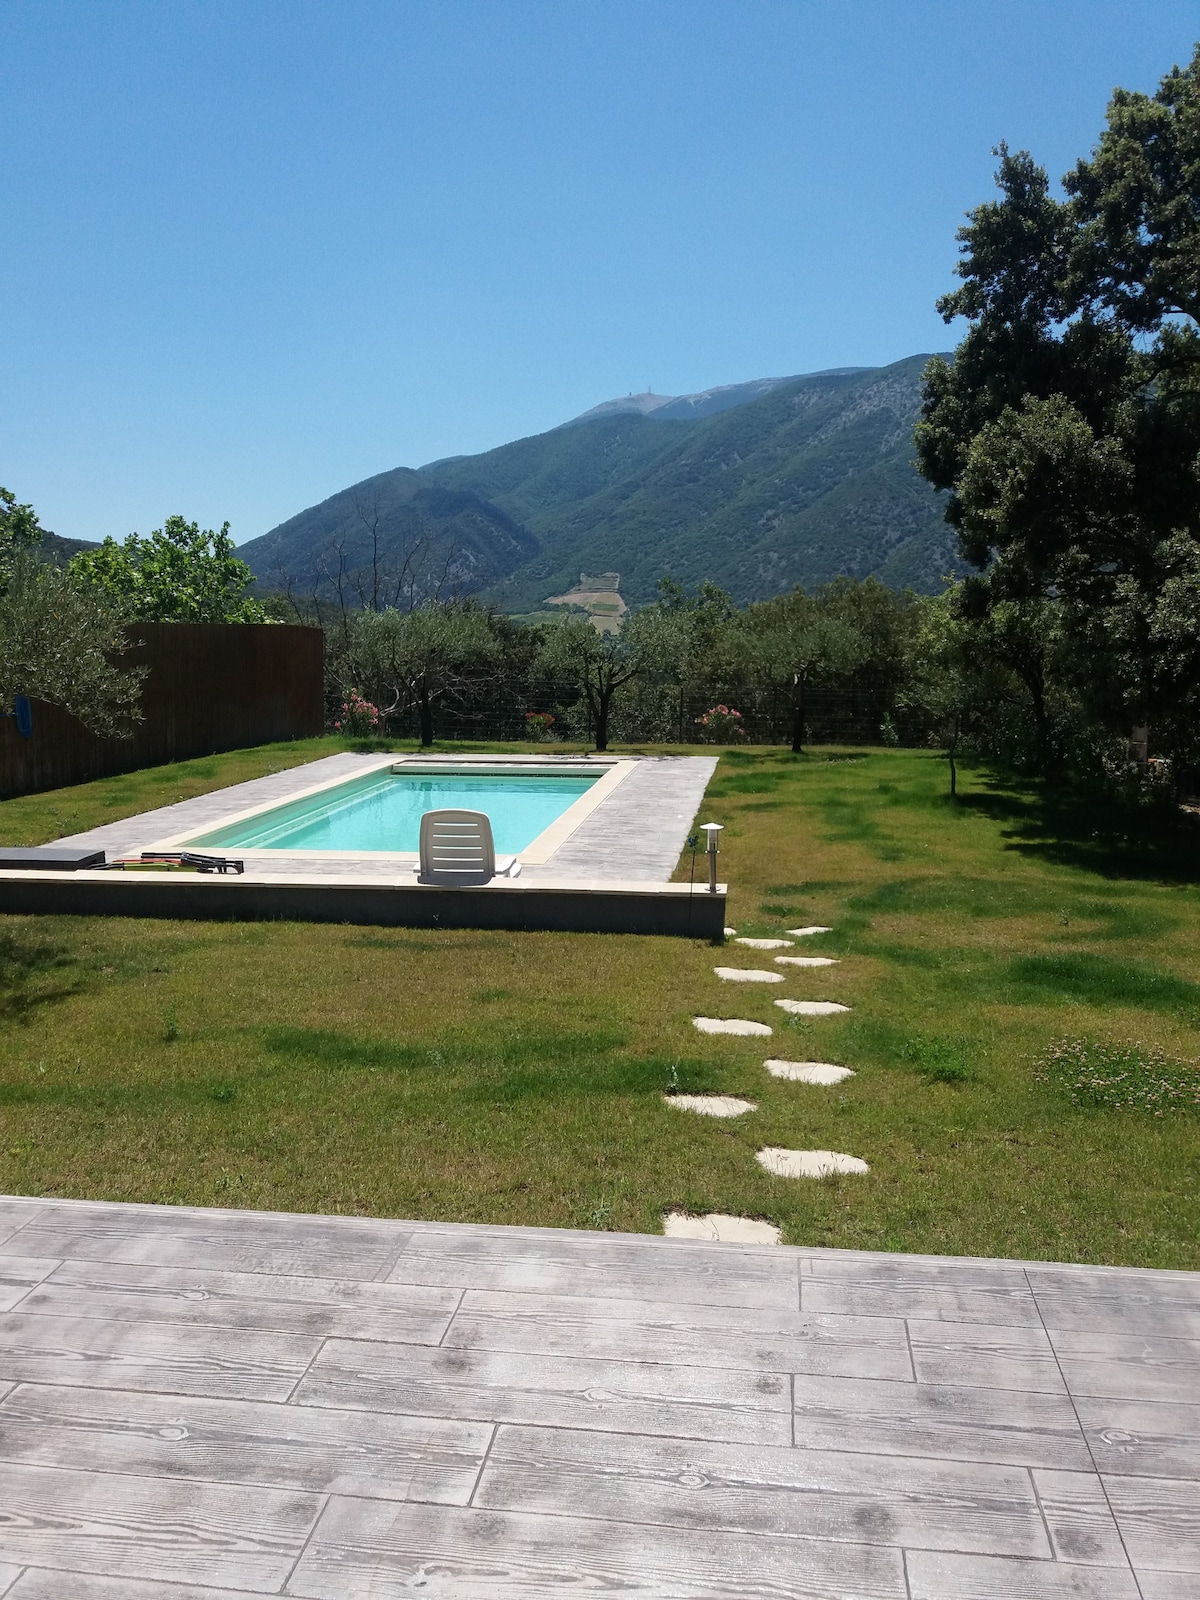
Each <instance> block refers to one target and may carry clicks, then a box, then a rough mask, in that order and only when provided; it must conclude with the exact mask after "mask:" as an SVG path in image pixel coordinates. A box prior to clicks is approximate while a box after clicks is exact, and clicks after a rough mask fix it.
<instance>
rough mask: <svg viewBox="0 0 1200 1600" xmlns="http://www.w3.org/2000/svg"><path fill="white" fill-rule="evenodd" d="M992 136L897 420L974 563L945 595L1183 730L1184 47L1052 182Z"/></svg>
mask: <svg viewBox="0 0 1200 1600" xmlns="http://www.w3.org/2000/svg"><path fill="white" fill-rule="evenodd" d="M997 154H998V155H999V158H1000V165H999V170H998V172H997V184H998V187H999V190H1000V198H999V199H998V200H995V201H991V202H988V203H986V204H984V205H981V206H978V207H976V209H975V210H974V211H972V212H971V213H970V214H969V220H968V223H967V226H966V227H964V228H963V229H962V230H961V231H960V234H959V240H960V243H961V247H962V258H961V260H960V262H959V264H958V268H957V272H958V275H959V276H960V277H961V278H962V280H963V283H962V287H961V288H959V289H957V290H955V291H954V292H953V293H951V294H948V295H946V296H945V297H944V298H943V299H942V300H941V301H940V302H939V309H940V310H941V312H942V314H943V316H944V317H945V319H946V320H947V321H951V320H953V319H954V318H956V317H965V318H966V319H967V320H968V322H969V328H968V332H967V334H966V336H965V338H964V339H963V340H962V342H961V343H960V345H959V346H958V348H957V350H956V351H955V354H954V359H953V362H947V361H945V360H942V359H940V358H935V359H934V360H933V361H931V362H930V363H929V365H928V366H927V368H926V373H925V398H924V405H923V409H922V417H921V421H920V423H919V424H918V427H917V435H916V438H917V454H918V465H919V467H920V470H921V471H922V473H923V474H924V475H925V477H926V478H928V480H929V481H930V482H931V483H932V484H933V485H934V486H935V487H937V488H939V489H947V490H949V491H950V499H949V505H948V510H947V517H948V519H949V521H950V522H951V523H952V524H953V526H954V527H955V528H956V529H957V531H958V535H959V542H960V546H961V550H962V554H963V556H964V558H965V559H966V560H967V561H968V562H969V563H970V564H971V566H972V567H973V568H974V569H975V574H974V575H973V576H971V577H969V578H968V579H967V581H966V583H965V585H964V589H963V594H962V605H963V614H964V615H965V616H966V617H968V618H974V619H976V620H977V621H982V620H983V619H985V618H987V617H989V616H991V615H992V614H993V613H995V612H996V611H997V608H1001V607H1007V608H1008V611H1009V616H1008V622H1007V623H1006V627H1005V630H1003V631H1006V633H1007V636H1008V637H1009V639H1010V641H1011V640H1013V639H1016V638H1017V637H1018V636H1020V635H1021V634H1022V630H1023V633H1024V645H1023V649H1024V659H1025V662H1026V666H1027V667H1028V668H1029V671H1031V672H1033V674H1034V676H1035V677H1036V675H1037V673H1043V674H1044V672H1045V670H1046V669H1047V666H1049V667H1050V668H1051V670H1053V671H1054V672H1055V673H1057V674H1058V675H1059V676H1060V678H1061V679H1062V680H1063V681H1064V682H1067V683H1070V684H1071V685H1072V687H1073V689H1074V691H1075V692H1076V693H1077V694H1078V695H1079V696H1080V697H1081V698H1082V700H1083V701H1084V702H1085V703H1086V705H1087V706H1088V708H1089V709H1090V711H1091V713H1092V714H1093V715H1094V716H1095V717H1096V718H1098V719H1099V721H1100V722H1101V723H1103V724H1105V725H1107V726H1109V727H1112V728H1114V729H1116V728H1120V727H1125V728H1128V726H1129V725H1130V724H1133V723H1145V722H1148V721H1149V722H1153V723H1155V725H1156V726H1157V727H1159V728H1160V729H1162V730H1164V732H1165V734H1166V735H1167V737H1168V740H1169V741H1172V742H1173V743H1174V745H1175V747H1176V748H1178V749H1180V750H1184V749H1187V748H1191V749H1193V750H1194V748H1195V743H1196V739H1197V732H1196V730H1197V728H1198V727H1200V48H1198V50H1197V52H1196V54H1195V56H1194V57H1193V59H1192V61H1191V62H1190V64H1189V65H1188V66H1187V67H1185V68H1175V69H1173V70H1172V71H1171V72H1170V73H1168V74H1167V76H1166V77H1165V78H1164V79H1163V80H1162V83H1161V85H1160V87H1159V89H1158V91H1157V93H1156V94H1154V95H1153V96H1149V95H1144V94H1134V93H1130V92H1128V91H1125V90H1117V92H1116V93H1115V94H1114V96H1113V98H1112V101H1111V103H1110V105H1109V108H1108V114H1107V121H1106V125H1105V128H1104V131H1103V132H1102V134H1101V136H1100V139H1099V142H1098V144H1097V146H1096V148H1095V149H1094V150H1093V151H1092V153H1091V155H1090V157H1088V158H1087V159H1083V160H1080V161H1079V162H1078V163H1077V164H1076V166H1075V167H1074V168H1073V170H1072V171H1071V172H1069V173H1068V174H1066V176H1065V177H1064V179H1063V194H1062V196H1061V198H1060V197H1057V196H1056V195H1054V194H1053V193H1052V192H1051V186H1050V183H1049V180H1048V178H1047V174H1046V172H1045V170H1044V169H1043V168H1042V167H1040V166H1038V165H1037V164H1036V163H1035V161H1034V160H1033V158H1032V156H1030V155H1029V154H1028V153H1027V152H1023V151H1022V152H1017V153H1015V154H1014V153H1012V152H1010V151H1009V150H1008V149H1007V148H1006V147H1004V146H1001V147H1000V148H999V150H998V152H997ZM1014 608H1015V612H1016V613H1019V614H1020V615H1019V617H1014V614H1013V613H1014ZM1031 618H1033V619H1036V626H1034V625H1033V622H1031V621H1030V619H1031ZM1018 624H1019V625H1018ZM1051 641H1053V649H1051V648H1050V642H1051Z"/></svg>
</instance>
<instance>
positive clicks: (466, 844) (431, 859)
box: [417, 811, 521, 888]
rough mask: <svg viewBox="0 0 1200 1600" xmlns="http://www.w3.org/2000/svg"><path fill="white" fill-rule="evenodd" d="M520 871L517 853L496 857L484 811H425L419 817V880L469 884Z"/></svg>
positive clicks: (464, 886) (515, 874)
mask: <svg viewBox="0 0 1200 1600" xmlns="http://www.w3.org/2000/svg"><path fill="white" fill-rule="evenodd" d="M520 871H521V863H520V862H519V861H518V860H517V858H516V856H501V857H500V859H499V860H497V859H496V847H495V845H494V843H493V842H492V824H491V819H490V818H489V817H488V814H487V812H486V811H427V812H426V813H425V814H424V816H423V817H422V818H421V861H420V865H419V867H418V869H417V881H418V883H438V884H442V885H443V886H454V887H458V888H472V887H476V886H478V885H479V884H482V883H490V882H491V881H492V879H493V878H496V877H500V878H515V877H517V876H518V875H519V873H520Z"/></svg>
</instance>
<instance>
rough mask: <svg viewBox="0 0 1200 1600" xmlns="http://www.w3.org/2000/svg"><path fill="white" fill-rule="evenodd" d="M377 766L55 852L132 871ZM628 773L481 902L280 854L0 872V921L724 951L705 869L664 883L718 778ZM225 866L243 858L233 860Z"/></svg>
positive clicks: (139, 820)
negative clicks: (167, 848) (195, 867)
mask: <svg viewBox="0 0 1200 1600" xmlns="http://www.w3.org/2000/svg"><path fill="white" fill-rule="evenodd" d="M481 759H487V760H489V761H494V760H495V759H496V758H494V757H493V758H481ZM622 759H623V760H624V759H627V758H622ZM379 761H380V758H379V756H378V755H374V756H356V755H353V754H342V755H336V756H328V757H326V758H325V759H323V760H321V761H313V762H308V763H307V764H305V765H304V766H301V767H293V768H290V769H289V770H288V771H286V772H278V773H272V774H271V775H270V776H268V777H263V778H257V779H254V780H252V781H251V782H249V783H241V784H235V785H232V786H230V787H229V788H226V789H219V790H215V791H214V792H213V793H211V794H207V795H202V796H199V797H198V798H196V799H194V800H182V801H179V802H178V803H177V804H175V805H171V806H163V807H160V808H159V809H157V810H154V811H146V812H142V813H141V814H139V815H137V816H133V817H127V818H124V819H123V820H122V821H119V822H112V823H108V824H106V825H105V826H103V827H100V828H91V829H89V830H88V831H87V832H86V833H75V834H70V835H69V836H67V837H66V838H63V839H58V840H55V841H54V843H55V844H58V845H64V846H65V845H71V846H75V847H78V848H80V849H85V848H86V849H93V850H104V851H105V853H106V854H107V856H108V857H109V859H110V860H112V859H116V858H120V857H137V856H139V855H140V854H141V852H142V851H143V850H147V849H151V848H155V847H158V846H160V845H161V844H162V843H163V841H164V840H167V839H171V838H178V837H180V836H186V835H188V834H193V833H198V832H201V831H203V830H204V829H206V828H211V827H213V826H214V825H215V824H216V823H218V822H220V821H221V819H222V818H225V817H228V816H231V815H233V814H235V813H237V812H240V811H246V810H250V809H252V808H254V807H256V806H263V805H269V804H272V803H279V802H282V801H286V800H288V799H290V798H291V797H292V796H293V795H296V794H299V793H301V792H302V791H304V790H306V789H309V788H311V787H313V786H314V785H316V784H320V783H323V782H328V781H330V780H332V779H337V778H343V777H345V778H351V777H355V776H356V775H357V774H358V773H359V772H362V771H364V770H370V769H372V768H375V769H377V768H378V766H379ZM630 765H631V767H632V770H630V771H629V772H628V773H627V774H626V776H625V777H624V779H623V781H622V782H621V783H619V784H618V785H617V787H616V788H615V789H614V790H613V791H612V793H611V794H609V795H608V796H607V797H606V798H605V799H604V800H603V801H602V803H601V804H600V805H599V806H598V807H597V809H596V810H595V811H593V812H591V814H590V815H588V816H587V817H585V818H584V819H583V820H582V822H581V823H580V824H579V825H578V827H576V828H575V830H574V831H573V832H572V833H571V834H570V835H569V836H568V837H567V838H566V839H564V840H563V841H562V843H561V844H560V845H559V846H558V847H557V849H555V850H553V852H552V853H551V854H550V855H549V856H547V857H546V859H545V860H544V861H542V862H539V863H537V864H536V865H534V864H528V863H526V864H524V866H523V870H522V872H521V875H520V877H519V878H517V879H515V880H512V881H510V880H507V879H494V880H493V882H492V883H491V884H489V885H487V886H486V887H482V888H478V889H446V888H439V887H434V886H430V885H423V884H419V883H418V882H417V879H416V875H415V872H414V870H413V862H412V861H411V860H409V861H401V862H397V861H396V860H395V859H394V858H392V859H388V858H381V859H370V858H365V857H357V858H353V859H350V858H345V857H343V858H338V857H336V856H332V855H325V856H321V855H299V854H292V853H291V852H283V851H280V852H279V853H278V855H277V856H275V857H274V858H272V856H271V855H269V854H266V853H261V854H246V855H245V861H246V871H245V873H244V874H243V875H241V876H236V877H232V876H231V877H216V876H210V875H203V876H198V875H196V874H194V873H172V872H168V871H165V870H164V871H160V872H143V871H138V872H122V871H96V872H93V871H84V872H71V873H66V872H17V871H0V912H11V913H16V914H23V915H29V914H38V913H50V914H59V915H81V916H87V915H93V916H145V917H179V918H184V919H192V918H218V919H226V918H233V919H237V918H242V919H257V920H272V919H288V920H295V921H312V922H348V923H364V924H377V925H383V926H400V927H445V928H505V929H511V930H520V929H530V930H532V929H538V930H551V931H555V932H586V933H645V934H671V935H676V936H682V937H686V938H708V939H712V938H720V936H721V930H722V928H723V927H724V924H725V886H724V884H722V885H720V892H719V893H718V894H716V895H710V894H708V892H707V871H706V866H705V861H704V857H703V855H702V854H701V855H700V857H699V859H698V862H697V869H698V870H697V875H698V879H699V882H698V883H697V884H696V885H694V886H693V885H688V884H678V883H672V882H671V881H670V879H671V875H672V873H673V872H674V871H675V867H676V865H677V864H678V861H679V857H680V855H681V853H682V851H683V848H684V844H685V841H686V839H687V837H688V832H689V829H690V828H691V825H692V822H693V821H694V820H695V818H696V814H697V811H698V810H699V807H700V805H701V803H702V801H703V799H704V791H705V789H706V787H707V785H708V782H709V779H710V778H711V777H712V774H713V772H714V771H715V770H716V765H717V763H716V760H715V758H713V757H711V756H646V757H638V758H632V759H630ZM198 848H201V849H203V848H204V847H202V846H201V847H198ZM220 853H228V854H230V855H233V856H238V855H241V854H242V852H239V851H238V850H236V849H231V850H229V851H228V852H224V851H222V852H220Z"/></svg>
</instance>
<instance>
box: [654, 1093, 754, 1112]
mask: <svg viewBox="0 0 1200 1600" xmlns="http://www.w3.org/2000/svg"><path fill="white" fill-rule="evenodd" d="M663 1099H664V1100H665V1101H666V1102H667V1104H668V1105H669V1106H677V1107H678V1108H679V1110H680V1111H698V1112H699V1113H700V1115H701V1116H702V1117H744V1116H745V1115H746V1113H747V1111H757V1110H758V1103H757V1101H754V1100H739V1099H738V1097H737V1095H735V1094H665V1095H663Z"/></svg>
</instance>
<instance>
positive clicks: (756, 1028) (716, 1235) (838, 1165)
mask: <svg viewBox="0 0 1200 1600" xmlns="http://www.w3.org/2000/svg"><path fill="white" fill-rule="evenodd" d="M832 932H833V929H832V928H825V927H818V926H815V925H814V926H813V927H811V928H789V929H788V933H789V934H791V936H792V939H807V938H809V937H810V936H811V935H813V934H818V933H832ZM725 937H726V938H728V939H732V938H737V929H736V928H726V929H725ZM737 942H738V944H740V945H744V946H746V947H747V948H748V949H751V950H779V949H782V948H783V947H785V946H787V945H790V944H791V942H792V940H791V939H750V938H743V939H738V940H737ZM775 962H776V965H778V966H785V967H836V966H837V965H838V959H837V957H835V956H776V957H775ZM713 971H714V972H715V973H716V975H717V977H718V978H723V979H725V981H726V982H728V983H782V982H783V978H784V974H783V973H779V972H763V971H760V970H758V969H756V968H753V967H714V968H713ZM775 1004H776V1005H777V1006H778V1007H779V1008H780V1010H781V1011H786V1012H788V1014H789V1015H790V1016H794V1017H831V1016H835V1015H836V1014H837V1013H839V1012H845V1011H849V1010H850V1007H849V1006H844V1005H840V1004H839V1003H838V1002H837V1001H836V1000H776V1001H775ZM692 1026H693V1027H694V1028H697V1029H698V1030H699V1031H700V1032H701V1033H732V1034H741V1035H747V1036H750V1035H763V1034H769V1033H770V1032H771V1029H770V1028H769V1027H767V1025H766V1023H764V1022H750V1021H749V1020H747V1019H745V1018H742V1017H693V1018H692ZM763 1066H765V1067H766V1069H767V1071H768V1072H769V1073H770V1074H771V1076H772V1077H773V1078H784V1079H786V1080H787V1081H789V1082H791V1083H810V1084H816V1085H819V1086H822V1087H829V1086H830V1085H832V1084H835V1083H842V1082H844V1081H845V1079H847V1078H852V1077H854V1072H853V1071H852V1069H851V1068H850V1067H839V1066H835V1065H834V1063H833V1062H831V1061H780V1060H777V1059H775V1058H774V1057H772V1058H771V1059H770V1060H768V1061H764V1062H763ZM663 1099H664V1100H665V1101H666V1102H667V1104H668V1105H672V1106H675V1107H676V1108H677V1109H678V1110H680V1111H694V1112H697V1113H699V1114H700V1115H701V1116H706V1117H742V1116H745V1115H746V1113H747V1112H748V1111H757V1110H758V1107H757V1105H756V1104H755V1102H754V1101H753V1100H741V1099H739V1098H738V1097H737V1096H736V1095H729V1094H667V1095H664V1096H663ZM754 1159H755V1160H756V1161H757V1162H758V1164H759V1166H760V1167H763V1168H764V1169H765V1170H766V1171H767V1172H769V1173H771V1174H772V1175H773V1176H774V1177H777V1178H829V1177H832V1176H834V1175H835V1174H840V1173H847V1174H849V1173H855V1174H860V1173H865V1172H870V1170H871V1169H870V1167H869V1166H868V1165H867V1163H866V1162H865V1161H863V1160H861V1159H860V1158H859V1157H858V1156H849V1155H846V1154H845V1153H844V1152H843V1151H841V1150H784V1149H782V1148H781V1147H780V1146H778V1145H768V1146H767V1147H766V1148H765V1149H763V1150H760V1151H759V1152H758V1153H757V1155H756V1156H755V1158H754ZM663 1233H664V1234H665V1235H666V1236H667V1238H668V1239H707V1240H710V1241H715V1242H717V1243H729V1244H734V1243H736V1244H778V1243H779V1241H780V1237H781V1234H780V1230H779V1229H778V1228H777V1227H776V1226H775V1225H774V1223H771V1222H763V1221H761V1220H760V1219H757V1218H754V1217H731V1216H726V1215H725V1214H724V1213H722V1212H716V1211H713V1212H709V1213H708V1215H706V1216H703V1217H695V1216H689V1215H688V1213H687V1212H684V1211H671V1212H668V1214H667V1215H666V1217H664V1219H663Z"/></svg>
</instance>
